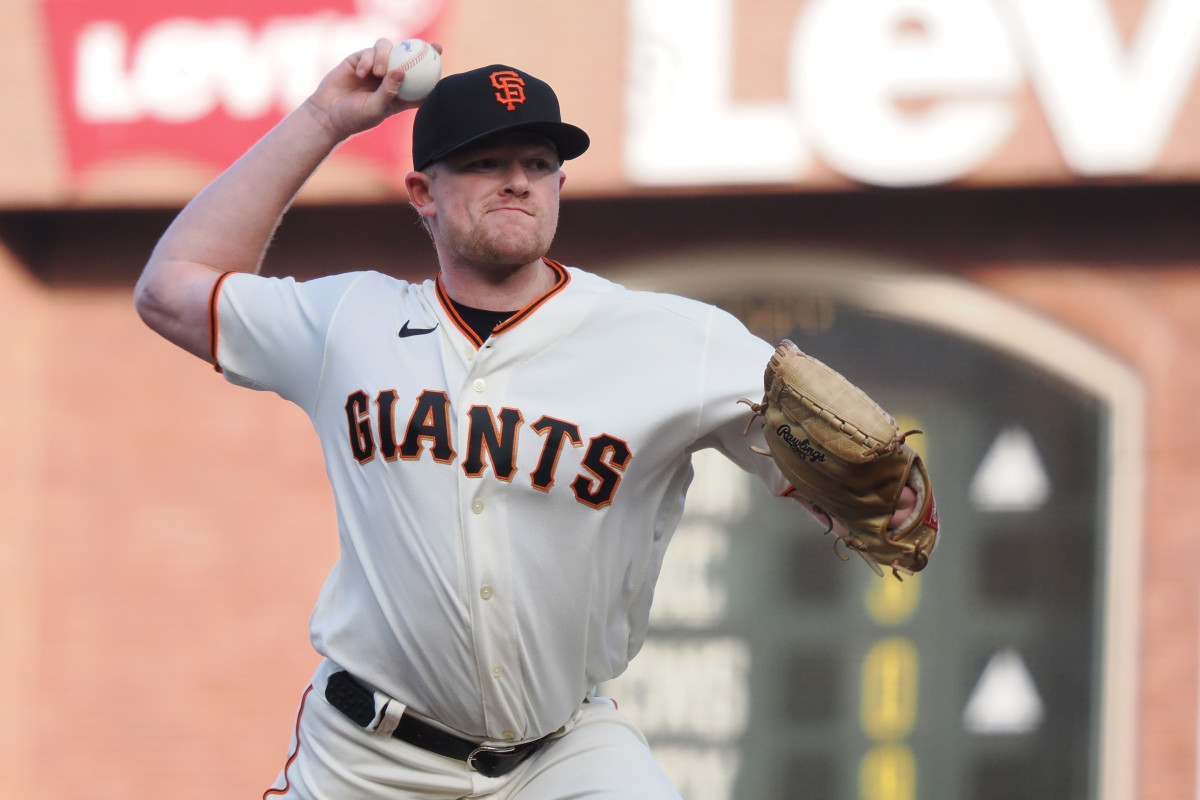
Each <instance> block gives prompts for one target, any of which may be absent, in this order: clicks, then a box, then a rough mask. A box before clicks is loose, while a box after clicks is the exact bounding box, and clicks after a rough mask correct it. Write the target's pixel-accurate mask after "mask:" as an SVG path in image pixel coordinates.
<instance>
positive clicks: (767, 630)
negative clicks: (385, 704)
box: [604, 293, 1132, 800]
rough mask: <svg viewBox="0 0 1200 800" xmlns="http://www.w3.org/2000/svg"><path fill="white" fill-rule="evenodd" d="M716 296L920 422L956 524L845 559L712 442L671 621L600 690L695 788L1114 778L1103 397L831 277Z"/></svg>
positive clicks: (915, 786)
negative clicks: (915, 568)
mask: <svg viewBox="0 0 1200 800" xmlns="http://www.w3.org/2000/svg"><path fill="white" fill-rule="evenodd" d="M705 299H710V300H712V301H714V302H716V303H718V304H719V305H722V306H724V307H726V308H727V309H728V310H730V311H732V312H733V313H735V314H737V315H738V316H739V317H741V318H742V319H743V320H745V321H746V322H747V324H748V325H749V326H750V327H751V328H752V329H754V330H755V331H756V332H757V333H759V334H760V335H762V336H763V337H764V338H767V339H768V340H771V341H776V340H778V339H780V338H783V337H784V336H786V337H788V338H791V339H792V340H793V341H795V342H796V343H797V344H798V345H799V346H800V348H801V349H802V350H805V351H807V352H809V353H811V354H813V355H815V356H817V357H818V358H820V359H822V360H824V361H826V362H827V363H829V364H831V365H833V366H834V367H835V368H837V369H838V370H839V371H841V372H843V373H844V374H845V375H847V377H849V378H850V379H851V380H853V381H854V382H856V383H857V384H858V385H860V386H861V387H862V388H863V389H864V390H865V391H867V392H868V393H869V394H870V395H871V396H872V397H874V398H875V399H876V400H878V401H879V402H880V403H881V404H882V405H884V406H885V408H887V409H888V410H889V411H890V412H892V413H893V414H894V415H895V416H897V418H898V419H899V421H900V427H901V429H910V428H919V429H921V430H922V431H924V434H923V435H921V436H913V437H912V438H910V439H909V443H910V444H911V445H913V446H914V447H915V448H916V449H917V450H918V452H920V453H921V455H922V456H923V457H924V458H925V460H926V463H927V465H928V466H929V469H930V472H931V475H932V478H933V483H934V486H935V487H936V493H937V498H938V508H939V515H940V519H941V523H942V530H943V532H944V535H943V537H942V538H941V541H940V542H939V544H938V547H937V550H936V552H935V554H934V556H933V558H932V559H931V561H930V565H929V567H928V568H927V569H926V570H925V571H924V572H922V573H920V574H919V575H917V576H915V577H908V578H905V579H904V581H903V582H900V581H897V580H895V579H894V578H893V577H892V575H891V574H890V573H888V574H887V575H886V577H884V578H879V577H877V576H876V575H875V574H874V573H873V572H872V571H871V570H870V569H869V568H868V567H867V566H866V565H865V564H863V563H861V562H860V560H859V558H858V557H857V556H856V555H853V554H851V557H850V559H849V561H847V562H846V563H842V562H841V561H839V560H838V558H837V557H835V549H834V540H833V537H832V536H831V535H823V532H822V530H823V529H822V526H821V525H820V524H818V523H817V522H816V521H815V520H811V519H810V518H808V517H807V516H806V515H803V514H802V513H799V509H798V508H797V507H796V506H795V505H794V504H793V503H792V502H791V501H788V500H781V499H778V498H773V497H771V496H770V495H769V494H768V493H767V491H766V489H765V487H763V486H762V485H761V484H759V483H758V482H757V481H756V480H754V479H753V478H750V477H748V476H746V475H744V474H743V473H741V472H740V471H739V470H737V469H736V468H735V467H732V465H730V464H729V463H728V462H726V461H725V460H724V459H723V458H722V457H720V456H719V455H716V454H708V453H702V454H700V455H699V456H698V457H697V460H696V470H697V476H696V480H695V481H694V483H693V485H692V488H691V490H690V492H689V507H688V512H687V514H686V516H685V518H684V520H683V522H682V524H681V526H680V529H679V531H678V532H677V534H676V538H675V541H674V542H673V543H672V545H671V548H670V550H669V551H668V553H667V558H666V562H665V564H664V569H663V575H662V578H661V580H660V582H659V585H658V591H657V594H656V599H655V606H654V611H653V613H652V617H651V619H652V628H651V635H650V637H649V638H648V640H647V642H646V645H645V647H644V649H643V651H642V653H641V654H640V655H639V656H638V657H637V658H636V659H635V660H634V662H633V666H632V667H631V668H630V670H629V672H628V673H627V674H626V675H624V676H622V677H621V678H619V679H618V680H616V681H614V682H612V683H611V684H609V685H607V686H606V687H604V688H605V691H607V692H608V693H609V694H611V695H612V696H613V697H614V698H615V699H616V700H617V701H618V702H619V703H620V706H621V708H622V709H623V710H625V711H626V712H627V713H628V714H630V716H631V717H633V718H634V719H635V720H636V721H637V722H639V724H641V725H642V727H643V730H644V731H645V733H646V735H647V738H648V739H649V740H650V743H651V746H652V747H653V749H654V750H655V753H656V755H657V756H658V758H659V760H660V762H661V763H662V764H663V766H664V768H665V769H666V770H667V771H668V773H669V774H670V775H671V777H672V779H673V780H674V781H675V782H676V785H677V786H678V787H679V788H680V790H681V792H682V793H683V795H684V797H687V798H688V799H689V800H726V799H731V798H739V799H741V798H745V799H746V800H749V798H756V799H765V798H779V799H780V800H793V799H794V798H806V800H826V799H828V800H834V799H837V800H842V799H855V798H861V800H917V799H918V798H927V799H930V800H943V799H944V798H954V800H992V799H993V798H995V799H996V800H1000V799H1001V798H1003V800H1011V798H1022V800H1070V799H1071V798H1080V800H1082V799H1083V798H1102V797H1104V798H1107V797H1112V796H1114V789H1113V787H1111V786H1108V787H1106V786H1105V785H1104V784H1105V777H1104V776H1105V770H1104V769H1103V767H1102V761H1103V759H1104V757H1105V748H1106V739H1105V731H1106V730H1107V727H1106V726H1107V725H1108V723H1107V722H1106V713H1107V712H1106V709H1105V702H1106V700H1105V696H1106V692H1105V685H1106V679H1107V680H1111V679H1113V678H1114V676H1111V675H1106V673H1105V669H1106V667H1105V658H1104V652H1105V646H1104V645H1105V643H1104V637H1105V629H1106V624H1107V622H1106V618H1105V617H1106V608H1107V607H1108V605H1107V603H1108V597H1109V593H1110V590H1111V589H1113V587H1110V586H1108V585H1107V583H1108V580H1109V579H1108V577H1107V575H1108V573H1107V572H1106V563H1107V560H1108V557H1109V555H1110V553H1109V550H1108V540H1109V537H1110V534H1111V531H1110V530H1109V526H1110V519H1109V516H1110V515H1109V514H1108V511H1107V509H1108V508H1109V505H1108V504H1107V503H1106V497H1107V495H1108V493H1109V492H1110V487H1111V483H1112V477H1111V470H1110V464H1109V458H1108V457H1107V454H1108V452H1109V451H1108V449H1107V448H1108V444H1109V442H1110V441H1111V430H1110V428H1111V424H1112V415H1111V413H1110V408H1109V407H1108V405H1107V403H1106V401H1105V400H1104V399H1103V398H1101V397H1098V396H1096V395H1095V394H1094V393H1091V392H1089V391H1085V390H1083V389H1080V388H1079V387H1078V385H1076V384H1075V383H1074V382H1072V381H1069V380H1067V379H1065V378H1064V377H1062V376H1060V375H1056V374H1054V373H1053V371H1052V370H1047V369H1045V368H1043V367H1042V366H1040V365H1039V364H1038V363H1034V362H1031V361H1029V360H1024V359H1021V358H1018V357H1015V356H1014V355H1013V354H1012V353H1011V352H1009V351H1006V350H1003V349H1000V348H996V347H992V346H990V345H988V344H987V343H985V342H981V341H979V340H977V339H972V338H969V337H963V336H954V335H948V334H947V333H946V332H945V331H939V330H933V329H931V328H928V327H924V326H922V325H920V324H918V323H915V322H912V321H905V320H904V319H901V318H899V317H896V316H889V315H885V314H880V313H877V312H875V311H871V310H865V309H862V308H858V307H855V306H853V305H850V304H848V303H846V302H842V301H839V300H836V299H830V298H829V297H828V296H824V297H823V296H816V295H814V296H803V295H800V296H797V297H794V298H780V297H779V296H777V295H761V296H755V295H753V294H746V295H744V296H738V295H736V294H729V293H722V294H718V295H715V296H713V297H709V298H705ZM1044 345H1045V346H1046V347H1052V346H1053V342H1050V341H1046V342H1045V343H1044ZM838 552H842V553H843V554H844V551H843V550H841V549H840V548H839V550H838ZM1120 677H1121V676H1116V679H1117V680H1119V679H1120ZM1126 678H1127V680H1130V681H1131V680H1132V676H1126ZM1109 716H1111V715H1109ZM1130 742H1131V740H1130Z"/></svg>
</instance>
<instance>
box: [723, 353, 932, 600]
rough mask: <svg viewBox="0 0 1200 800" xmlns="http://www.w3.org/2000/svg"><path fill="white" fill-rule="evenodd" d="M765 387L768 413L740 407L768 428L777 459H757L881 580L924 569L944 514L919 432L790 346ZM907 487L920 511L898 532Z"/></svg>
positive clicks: (758, 406)
mask: <svg viewBox="0 0 1200 800" xmlns="http://www.w3.org/2000/svg"><path fill="white" fill-rule="evenodd" d="M764 383H765V388H766V393H765V395H764V396H763V401H762V402H761V403H754V402H751V401H749V400H742V401H741V402H743V403H746V404H747V405H749V406H750V408H751V409H752V410H753V411H754V414H755V417H757V418H759V419H760V421H761V423H762V424H763V426H764V431H763V432H764V435H765V437H766V441H767V447H768V448H769V449H768V451H765V452H764V451H762V450H759V449H758V448H755V449H756V451H758V452H764V454H765V455H769V456H770V457H772V458H773V459H774V460H775V463H776V464H777V465H778V466H779V469H780V471H781V472H783V474H784V476H785V477H787V479H788V480H789V481H791V483H792V486H793V487H794V494H795V495H796V496H797V497H798V498H799V499H801V500H803V501H805V502H806V503H808V505H810V506H811V507H813V509H814V510H815V511H816V512H817V513H818V514H821V515H824V516H825V517H826V518H827V522H828V524H829V527H830V529H831V530H832V529H833V528H834V527H835V525H834V522H835V521H836V522H838V523H840V524H841V527H843V528H845V530H846V534H845V536H843V537H842V538H841V539H839V540H838V541H840V542H841V543H842V544H843V545H845V546H846V547H848V548H850V549H852V550H854V551H856V552H857V553H858V554H859V555H861V556H862V557H863V559H864V560H865V561H866V562H867V563H868V564H869V565H870V566H871V568H872V569H874V570H875V572H876V573H878V574H880V575H882V574H883V568H885V567H886V568H890V569H891V570H892V574H894V575H895V576H896V577H897V578H900V573H902V572H903V573H905V574H907V575H912V574H913V573H916V572H919V571H920V570H922V569H924V568H925V565H926V564H927V563H928V562H929V554H930V553H931V552H933V548H934V545H935V544H936V542H937V535H938V522H937V505H936V503H935V502H934V499H933V487H932V485H931V484H930V481H929V473H928V472H927V471H926V469H925V465H924V463H923V462H922V460H921V457H920V456H918V455H917V453H916V451H914V450H913V449H912V448H911V447H909V446H908V445H907V444H905V442H904V440H905V437H907V436H911V435H912V434H914V433H920V431H909V432H907V433H903V434H902V433H900V431H899V429H898V427H897V425H896V420H895V419H893V418H892V416H891V415H890V414H888V413H887V412H886V411H884V410H883V409H882V408H880V407H879V405H878V404H877V403H876V402H875V401H874V400H872V399H871V398H870V397H868V396H867V395H866V393H865V392H863V391H862V390H861V389H859V388H858V387H857V386H855V385H854V384H852V383H850V382H849V381H848V380H846V379H845V378H844V377H842V376H841V375H840V374H838V373H837V372H835V371H834V370H832V369H830V368H829V367H828V366H826V365H825V364H823V363H821V362H820V361H818V360H817V359H815V358H812V357H811V356H809V355H806V354H805V353H803V352H802V351H801V350H800V348H798V347H796V345H794V344H793V343H792V342H790V341H787V340H784V341H783V342H782V343H781V344H780V345H779V347H778V348H776V350H775V354H774V355H773V356H772V357H771V360H770V362H769V363H768V364H767V369H766V373H765V375H764ZM752 421H753V420H752ZM747 430H749V428H748V427H747ZM905 486H909V487H911V488H912V489H913V491H914V492H915V493H916V497H917V503H916V508H915V509H914V510H913V512H912V513H911V514H909V515H908V518H907V519H904V520H899V521H897V522H895V523H893V522H892V517H893V515H894V514H895V512H896V508H897V506H898V504H899V502H900V495H901V492H902V491H903V490H904V487H905ZM835 547H836V545H835Z"/></svg>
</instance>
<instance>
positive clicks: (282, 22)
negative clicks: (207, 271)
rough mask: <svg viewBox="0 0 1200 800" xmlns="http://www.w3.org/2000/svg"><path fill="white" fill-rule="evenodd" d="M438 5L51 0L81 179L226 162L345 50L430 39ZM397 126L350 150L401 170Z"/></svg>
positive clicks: (436, 0) (407, 1)
mask: <svg viewBox="0 0 1200 800" xmlns="http://www.w3.org/2000/svg"><path fill="white" fill-rule="evenodd" d="M441 7H442V0H255V2H253V3H246V2H244V0H174V2H170V3H163V2H159V0H109V1H108V2H103V3H98V2H94V0H45V13H46V17H47V22H48V28H49V31H50V37H51V42H52V44H53V47H52V50H51V51H52V52H54V53H62V54H64V58H63V60H62V62H61V63H60V64H59V72H58V74H57V76H56V78H57V82H58V89H59V91H58V97H59V111H60V116H61V118H62V121H63V127H64V131H65V134H66V140H67V146H68V152H69V161H70V165H71V170H72V172H73V173H79V172H82V171H85V170H87V168H88V167H90V166H93V165H95V164H97V163H101V162H105V161H111V160H114V159H116V160H119V159H123V158H138V157H145V156H147V155H163V156H168V157H173V158H184V159H191V160H196V161H202V162H207V163H211V164H215V165H218V166H224V165H225V164H228V163H229V162H231V161H232V160H233V159H235V158H236V157H237V156H238V155H240V154H241V153H242V152H243V151H244V150H245V149H246V148H247V147H248V146H249V145H250V144H252V143H253V142H254V141H255V140H256V139H257V138H259V137H260V136H261V135H262V134H264V133H265V132H266V131H267V130H268V129H269V128H270V127H271V126H272V125H273V124H274V123H275V122H277V121H278V120H279V119H280V118H282V117H283V116H284V115H285V114H286V113H287V112H289V111H290V110H292V109H293V108H295V107H296V106H297V105H298V104H299V103H300V102H302V101H303V100H304V99H305V98H306V97H307V96H308V95H309V94H310V93H311V92H312V90H313V89H314V88H315V87H316V85H317V83H318V82H319V81H320V79H321V78H322V77H323V76H324V75H325V73H326V72H328V71H329V70H330V69H331V68H332V67H333V66H334V65H335V64H337V62H338V61H340V60H341V59H342V58H344V57H345V56H346V55H347V54H348V53H351V52H353V51H354V50H356V49H359V48H361V47H365V46H368V45H370V44H371V43H373V42H374V41H375V40H376V39H377V38H379V37H380V36H390V37H393V38H395V39H397V40H398V39H402V38H409V37H414V36H428V35H429V32H430V30H431V28H432V26H434V25H435V24H436V23H437V21H438V19H439V17H440V16H441ZM402 139H404V137H402V136H400V135H398V131H397V129H396V128H389V129H387V130H380V131H371V132H370V133H368V134H364V135H363V136H359V137H356V138H355V139H353V140H351V141H350V142H348V143H347V144H346V146H345V147H344V148H343V149H344V150H345V151H347V152H349V153H351V154H357V155H358V156H360V157H363V158H366V159H369V160H371V161H374V162H377V163H379V164H380V165H384V166H392V165H395V164H397V163H398V162H399V161H400V160H401V158H402V157H403V155H404V154H405V151H406V149H407V148H406V145H407V141H406V140H404V141H402Z"/></svg>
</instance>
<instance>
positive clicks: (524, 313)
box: [434, 256, 571, 350]
mask: <svg viewBox="0 0 1200 800" xmlns="http://www.w3.org/2000/svg"><path fill="white" fill-rule="evenodd" d="M542 261H543V262H545V264H546V265H547V266H548V267H550V269H552V270H554V273H555V274H556V275H557V276H558V277H557V279H556V280H555V282H554V285H553V286H551V287H550V291H548V292H546V293H545V294H544V295H542V296H541V297H539V298H538V299H536V300H534V301H533V302H532V303H530V304H529V305H527V306H525V307H524V308H522V309H521V310H520V311H518V312H517V313H515V314H513V315H512V316H511V317H509V318H508V319H506V320H505V321H504V322H502V323H500V324H499V325H497V326H496V329H495V330H494V331H493V333H504V332H505V331H507V330H509V329H511V328H514V327H516V326H517V325H519V324H520V323H521V321H522V320H524V319H526V318H527V317H528V316H529V315H530V314H532V313H533V312H534V311H536V310H537V309H538V308H540V307H541V305H542V304H543V303H545V302H546V301H547V300H549V299H550V298H551V297H553V296H554V295H556V294H558V293H559V292H561V291H562V290H563V289H564V288H566V286H567V284H568V283H570V282H571V273H569V272H567V268H566V267H564V266H563V265H562V264H560V263H558V262H557V261H551V260H550V259H548V258H546V257H544V256H543V257H542ZM434 286H435V287H436V288H437V296H438V301H439V302H440V303H441V304H442V308H444V309H445V310H446V314H447V315H448V316H449V317H450V320H451V321H452V322H453V323H454V327H456V328H458V329H459V330H460V331H462V333H463V335H464V336H466V337H467V338H468V339H469V340H470V341H471V344H473V345H475V349H476V350H478V349H479V348H481V347H483V340H482V339H480V338H479V337H478V336H477V335H475V331H473V330H471V327H470V326H469V325H467V323H466V321H465V320H463V318H462V317H461V316H459V313H458V312H457V311H456V310H455V309H454V304H453V303H452V302H450V296H449V295H447V294H446V288H445V287H444V286H442V276H441V275H440V274H439V275H438V276H437V279H436V280H435V281H434Z"/></svg>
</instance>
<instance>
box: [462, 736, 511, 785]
mask: <svg viewBox="0 0 1200 800" xmlns="http://www.w3.org/2000/svg"><path fill="white" fill-rule="evenodd" d="M516 752H517V745H515V744H514V745H508V746H501V747H497V746H495V745H490V744H481V745H479V747H476V748H475V749H474V750H472V751H471V754H470V755H469V756H467V766H468V767H470V768H471V769H473V770H475V771H476V772H478V773H479V774H480V775H484V776H486V777H488V778H498V777H500V776H501V775H504V774H506V773H507V772H508V771H509V769H511V768H512V767H509V769H500V770H497V769H496V767H499V766H500V765H499V764H496V763H494V762H493V764H492V765H491V766H488V765H485V764H478V763H476V759H477V758H479V757H480V756H484V757H486V756H507V755H512V754H513V753H516ZM513 766H516V765H515V764H514V765H513Z"/></svg>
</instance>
